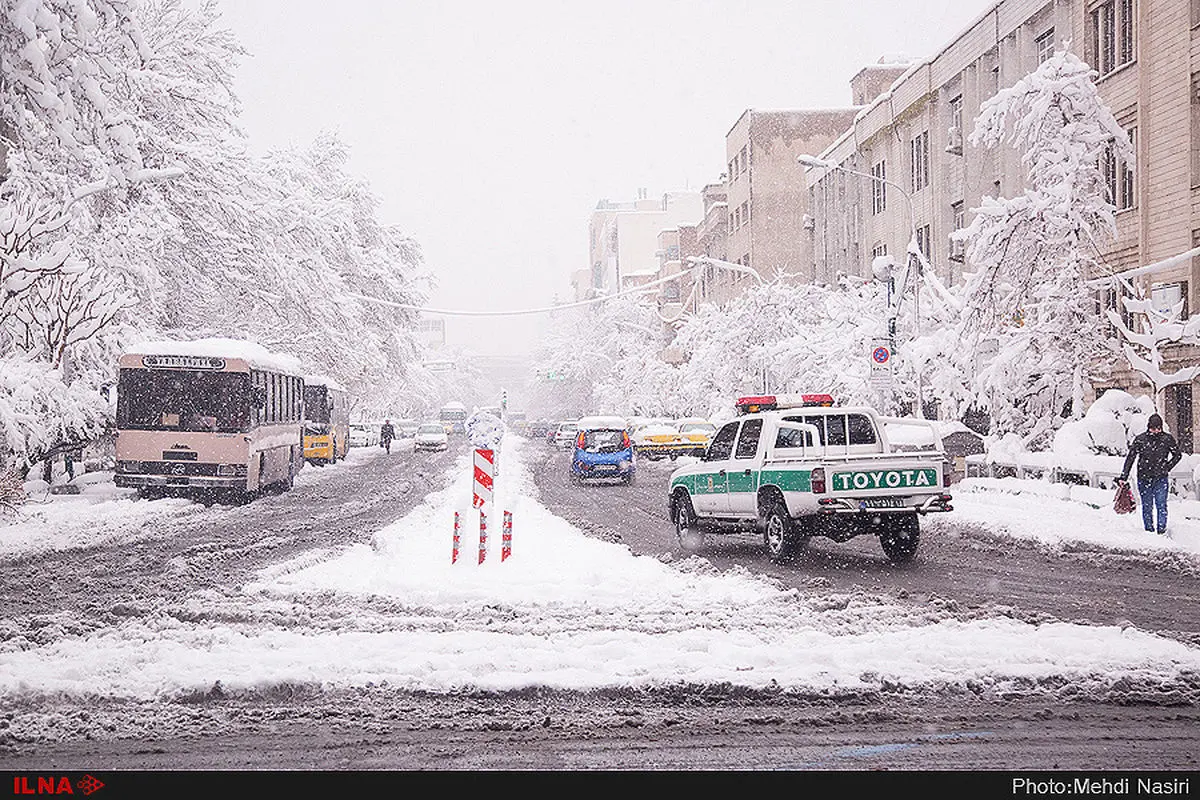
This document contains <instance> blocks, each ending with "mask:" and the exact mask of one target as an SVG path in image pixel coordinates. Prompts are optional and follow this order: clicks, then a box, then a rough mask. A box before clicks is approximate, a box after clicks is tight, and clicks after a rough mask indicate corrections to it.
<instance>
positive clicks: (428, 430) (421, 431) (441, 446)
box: [413, 422, 450, 450]
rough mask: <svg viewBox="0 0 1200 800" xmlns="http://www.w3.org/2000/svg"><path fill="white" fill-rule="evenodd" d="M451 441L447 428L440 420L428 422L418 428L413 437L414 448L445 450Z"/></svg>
mask: <svg viewBox="0 0 1200 800" xmlns="http://www.w3.org/2000/svg"><path fill="white" fill-rule="evenodd" d="M449 443H450V439H449V437H448V436H446V429H445V428H443V427H442V424H441V423H440V422H426V423H425V424H424V425H421V426H419V427H418V428H417V433H416V435H415V436H414V437H413V448H414V449H416V450H445V449H446V447H447V446H448V445H449Z"/></svg>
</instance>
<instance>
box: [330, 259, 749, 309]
mask: <svg viewBox="0 0 1200 800" xmlns="http://www.w3.org/2000/svg"><path fill="white" fill-rule="evenodd" d="M688 260H689V261H691V262H692V266H690V267H686V268H684V269H683V270H681V271H679V272H677V273H675V274H674V275H668V276H667V277H665V278H658V279H657V280H653V281H650V282H649V283H643V284H642V285H641V286H634V287H631V288H629V289H622V290H621V291H619V292H615V293H613V294H605V295H600V296H599V297H592V298H589V299H587V300H577V301H575V302H573V303H561V304H559V305H556V306H544V307H542V308H519V309H514V310H510V311H468V310H465V309H452V308H430V307H429V306H420V305H416V304H413V303H396V302H393V301H391V300H382V299H380V298H378V297H368V296H367V295H365V294H356V293H354V292H351V293H349V296H350V297H353V298H356V299H358V300H364V301H366V302H368V303H378V304H380V305H384V306H389V307H391V308H403V309H407V310H409V311H421V312H424V313H426V314H442V315H445V316H448V317H519V316H524V315H527V314H546V313H549V312H552V311H562V310H563V309H564V308H577V307H579V306H588V305H592V304H594V303H603V302H606V301H608V300H612V299H613V298H614V297H622V296H625V295H634V294H643V293H645V292H646V290H647V289H653V288H654V287H656V286H658V285H659V284H663V283H666V282H668V281H673V280H676V279H677V278H679V277H681V276H683V275H685V274H687V273H689V272H691V271H692V270H694V269H696V268H698V267H701V266H704V265H705V264H706V263H712V264H714V265H716V266H724V265H725V264H726V262H722V261H718V260H716V259H708V258H699V259H688ZM738 267H739V270H743V269H745V268H744V267H741V266H740V265H738ZM759 280H760V281H761V278H760V279H759Z"/></svg>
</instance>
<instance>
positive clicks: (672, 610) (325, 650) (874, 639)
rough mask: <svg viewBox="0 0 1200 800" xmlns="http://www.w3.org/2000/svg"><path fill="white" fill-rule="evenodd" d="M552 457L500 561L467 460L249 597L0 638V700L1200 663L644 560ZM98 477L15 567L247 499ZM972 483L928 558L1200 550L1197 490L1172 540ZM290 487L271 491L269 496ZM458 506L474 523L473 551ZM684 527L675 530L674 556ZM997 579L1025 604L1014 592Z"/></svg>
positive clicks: (1084, 502)
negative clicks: (199, 500) (553, 489)
mask: <svg viewBox="0 0 1200 800" xmlns="http://www.w3.org/2000/svg"><path fill="white" fill-rule="evenodd" d="M402 446H403V447H408V446H410V445H409V444H408V443H407V442H405V443H404V444H403V445H402ZM540 447H541V445H540V444H537V443H530V442H528V441H526V440H524V439H520V438H516V437H509V438H506V440H505V443H504V447H503V458H502V459H501V463H502V470H501V473H500V474H499V476H498V477H497V480H496V495H495V508H496V509H499V510H510V511H512V513H513V528H512V548H511V552H512V555H511V557H510V558H508V559H506V560H503V561H502V560H501V558H500V555H501V544H502V541H501V528H500V524H499V523H500V521H501V515H500V514H499V513H498V512H493V513H492V514H491V515H490V523H491V524H490V546H489V549H488V554H487V557H486V559H485V560H484V562H483V564H482V565H480V564H479V563H478V559H477V553H478V523H477V517H475V516H473V514H472V512H471V484H470V481H471V471H470V469H469V463H470V462H469V461H468V458H469V452H468V453H464V454H463V456H462V457H461V458H459V460H458V463H457V464H455V465H454V467H453V468H452V469H451V470H449V471H448V472H447V474H446V476H445V477H446V488H445V489H444V490H442V491H439V492H436V493H433V494H430V495H429V496H428V497H427V498H426V499H425V500H424V502H423V503H422V504H421V505H419V506H417V507H416V508H415V509H414V510H413V511H412V512H410V513H409V514H408V515H407V516H405V517H404V518H402V519H401V520H399V521H397V522H396V523H394V524H392V525H391V526H388V527H387V528H384V529H383V530H381V531H379V532H377V533H376V534H375V535H374V537H373V543H372V544H370V545H354V546H351V547H348V548H337V547H332V546H331V547H330V548H329V549H327V550H321V551H313V552H310V553H309V554H306V555H305V556H303V557H301V558H298V559H296V560H294V561H292V562H289V563H284V564H280V565H277V566H275V567H272V568H271V569H268V570H266V571H264V572H263V573H261V574H260V575H259V576H258V577H257V579H256V580H254V581H253V582H252V583H250V584H249V585H246V586H244V587H241V588H242V591H241V592H240V593H238V592H223V593H215V592H214V593H202V594H197V595H195V596H193V597H192V598H190V600H189V601H188V610H189V611H190V612H191V613H189V614H184V615H180V614H178V613H172V614H168V613H166V611H165V610H163V611H160V612H158V613H154V614H151V615H149V616H146V617H133V618H130V619H129V620H128V621H125V622H122V623H119V624H117V625H115V626H113V627H108V628H103V629H99V630H96V629H94V624H93V622H94V621H92V620H76V619H73V618H72V615H70V614H69V613H63V614H59V615H56V617H55V618H54V619H53V623H54V624H55V625H57V626H59V627H60V628H61V629H62V630H63V631H75V632H74V633H65V632H64V634H63V635H62V636H61V637H60V638H58V639H57V640H56V641H54V642H52V643H50V644H47V645H42V646H35V645H34V644H32V643H30V642H28V641H26V640H25V639H24V638H23V637H22V636H21V635H17V634H16V632H11V631H10V634H9V635H8V636H6V637H5V638H4V641H3V645H4V646H0V697H3V696H11V695H20V694H23V693H27V692H42V691H63V692H66V693H69V694H90V693H93V692H95V693H101V694H106V693H113V694H116V695H120V696H127V697H135V698H145V699H148V698H153V697H156V696H160V695H162V694H173V693H175V692H180V691H191V690H207V689H208V688H210V687H211V686H212V685H213V684H214V683H216V682H217V681H219V682H220V683H221V684H222V686H224V687H226V688H227V689H231V690H237V689H244V688H250V687H262V686H269V685H274V684H277V683H280V682H293V683H296V682H315V683H319V684H324V685H327V686H338V687H346V686H362V685H365V684H367V683H369V682H374V683H379V682H382V681H386V682H387V683H388V684H390V685H392V686H397V687H406V688H411V689H425V690H431V691H449V690H454V689H467V688H484V689H507V688H514V687H524V686H547V687H559V688H584V689H586V688H597V687H621V686H648V685H660V684H674V683H678V682H683V681H689V682H708V681H713V682H729V683H731V684H733V685H735V686H749V687H763V686H767V685H770V684H771V683H772V682H774V683H776V684H778V685H779V686H780V687H781V688H784V689H787V688H805V689H811V690H817V691H819V690H826V689H833V688H835V687H842V688H855V687H867V688H870V687H873V686H878V685H879V684H881V683H882V682H884V681H887V682H891V683H894V684H898V685H902V686H911V687H925V688H936V687H937V686H939V685H942V684H943V682H950V683H954V684H956V685H957V684H961V682H965V681H972V682H973V683H974V686H975V688H976V689H978V688H980V687H991V688H993V689H997V690H1002V689H1003V688H1004V686H1005V685H1006V684H1008V683H1009V682H1011V681H1015V680H1020V681H1022V682H1026V681H1029V680H1035V681H1036V680H1038V679H1041V678H1048V677H1055V678H1062V679H1065V680H1068V681H1069V682H1070V683H1071V685H1072V686H1073V688H1075V689H1076V690H1077V691H1079V692H1081V693H1084V694H1097V693H1102V692H1103V691H1104V690H1105V687H1107V686H1110V685H1111V684H1112V683H1113V682H1115V681H1119V680H1121V679H1122V678H1134V679H1137V680H1139V681H1140V680H1153V679H1162V680H1164V681H1171V680H1174V679H1177V678H1179V677H1180V676H1181V675H1183V674H1185V673H1186V672H1188V671H1191V672H1192V673H1194V672H1195V671H1196V670H1200V648H1198V647H1194V646H1188V645H1186V644H1183V643H1180V642H1177V641H1173V640H1170V639H1165V638H1160V637H1157V636H1155V635H1153V634H1151V633H1148V632H1145V631H1140V630H1137V629H1136V628H1133V627H1132V626H1126V627H1119V626H1107V627H1106V626H1083V625H1076V624H1071V623H1067V622H1048V623H1041V624H1031V623H1027V622H1022V621H1020V620H1017V619H1011V618H1007V617H1000V618H993V619H986V620H970V621H963V620H958V619H955V618H954V616H953V615H952V613H951V612H950V611H949V610H947V609H946V608H944V607H942V606H938V605H930V604H927V603H919V602H917V603H914V602H900V601H896V600H892V599H889V598H886V597H882V596H873V595H871V594H869V593H867V592H864V591H861V590H860V591H856V592H854V593H853V595H851V596H848V597H847V598H846V600H845V602H835V601H832V600H831V598H830V597H829V595H828V594H826V593H824V592H822V591H820V590H817V591H814V592H812V593H810V592H806V591H804V590H795V589H788V590H784V589H782V588H780V587H779V586H778V585H776V584H773V583H772V582H770V581H769V580H768V579H765V578H762V577H757V576H755V575H752V574H751V573H749V572H747V571H746V570H743V569H733V570H730V571H728V572H725V573H719V572H717V571H716V570H714V569H713V568H712V567H711V566H710V565H709V564H708V562H707V561H705V560H703V559H702V558H695V557H694V558H691V559H688V560H686V561H682V562H675V563H673V564H671V563H664V562H663V561H660V560H658V559H657V558H653V557H648V556H634V555H632V554H631V553H630V551H629V549H628V548H627V547H625V546H624V545H618V544H611V543H607V542H604V541H601V540H599V539H595V538H589V537H587V536H585V535H584V534H583V533H582V532H581V531H579V530H578V529H577V528H575V527H573V526H572V525H570V524H569V523H567V522H566V521H564V520H562V519H560V518H558V517H555V516H554V515H552V514H551V513H550V512H549V511H548V510H547V509H546V508H544V507H543V506H542V505H541V504H540V503H539V502H538V501H537V499H536V490H535V488H534V485H533V481H532V478H531V475H530V473H529V471H528V469H527V467H526V466H525V458H526V454H525V451H526V450H527V449H528V450H531V451H532V452H531V453H530V454H529V455H530V456H532V457H537V452H538V450H539V449H540ZM386 457H392V458H398V457H405V458H413V456H412V455H411V454H407V455H405V456H398V455H396V454H392V455H391V456H385V455H383V454H382V453H381V451H380V450H379V448H374V447H372V448H362V449H355V450H352V451H351V456H350V458H349V459H348V460H347V461H346V462H343V463H342V464H340V465H335V466H331V467H326V468H324V469H305V470H304V471H302V472H301V474H300V476H299V478H298V483H299V484H301V485H304V484H306V483H308V484H311V483H317V482H320V481H323V480H326V479H328V477H329V476H330V475H332V474H334V471H336V470H346V469H357V468H358V467H359V466H360V465H361V464H363V463H364V462H365V460H366V459H370V458H386ZM640 467H641V468H642V469H644V470H663V471H667V470H670V469H671V468H672V465H670V464H668V463H667V462H664V463H661V464H659V463H655V462H642V464H641V465H640ZM84 477H85V482H86V481H92V483H91V485H90V486H89V488H88V490H87V491H85V492H84V494H82V495H79V496H74V497H72V496H66V495H63V496H53V497H51V496H46V495H42V494H40V493H38V494H35V495H34V497H33V502H31V503H30V504H27V505H26V507H25V508H23V509H22V510H21V512H20V515H19V516H18V517H17V518H15V519H11V518H8V519H0V558H3V559H12V558H19V557H21V556H22V555H23V554H30V553H33V552H37V551H40V550H45V549H67V548H74V547H87V546H89V545H93V544H98V543H102V542H117V541H136V540H147V546H152V541H150V540H153V538H154V537H155V536H167V537H169V536H171V530H170V528H171V526H170V525H167V526H155V525H149V526H148V525H147V523H149V522H153V521H154V520H156V519H159V520H161V519H164V518H168V517H175V518H177V519H178V518H180V517H185V516H189V517H192V518H193V520H194V521H195V522H200V518H201V517H203V522H204V524H206V525H211V526H213V527H214V528H216V529H217V530H219V529H220V526H221V525H222V524H223V523H224V521H225V520H226V519H227V518H228V519H229V520H230V521H232V520H234V519H237V518H239V515H240V514H244V513H245V510H244V509H223V508H220V507H213V508H211V509H205V508H204V507H202V506H200V505H197V504H193V503H190V502H188V501H185V500H157V501H152V502H148V501H135V500H132V499H130V498H129V497H128V491H127V490H117V489H115V488H114V487H113V486H112V483H111V474H110V473H89V474H88V475H87V476H84ZM106 477H107V478H108V481H107V482H105V478H106ZM664 477H665V476H664ZM595 491H603V489H602V488H599V487H598V488H596V489H595ZM1017 492H1020V494H1016V493H1017ZM954 494H955V503H954V505H955V510H954V511H953V512H951V515H947V517H943V518H933V517H931V518H926V520H925V521H924V522H923V532H922V533H923V535H922V547H923V548H936V547H937V546H938V540H939V538H941V537H950V536H956V535H958V534H957V533H956V532H955V530H954V527H953V526H951V525H950V524H949V519H948V517H952V518H953V519H954V520H955V521H958V522H969V523H972V524H974V525H978V526H981V527H983V528H985V529H987V530H989V531H991V532H993V533H995V534H996V535H1000V536H1012V537H1019V538H1033V539H1037V540H1039V541H1041V542H1042V543H1043V544H1044V545H1045V546H1047V547H1050V548H1063V549H1064V550H1073V551H1077V550H1079V543H1086V545H1087V547H1088V549H1094V548H1110V549H1112V550H1120V551H1124V552H1126V553H1130V554H1139V555H1138V557H1141V558H1146V559H1154V558H1157V557H1162V558H1163V559H1164V561H1167V562H1169V561H1173V560H1177V559H1180V558H1182V559H1196V558H1200V503H1197V502H1196V501H1175V502H1174V503H1173V504H1172V514H1173V517H1172V521H1171V525H1170V530H1171V536H1170V537H1169V538H1168V537H1160V536H1157V535H1154V534H1147V533H1145V532H1144V531H1142V530H1141V525H1140V514H1133V515H1128V516H1117V515H1115V514H1114V513H1113V512H1112V510H1111V508H1110V503H1111V494H1110V493H1109V492H1107V491H1102V490H1098V489H1096V490H1093V489H1087V488H1080V487H1075V488H1071V487H1067V486H1062V485H1046V484H1040V483H1038V482H1032V481H1016V480H1014V479H1006V480H1004V481H988V480H976V479H972V481H971V482H970V483H968V484H965V485H964V484H959V485H958V486H956V487H955V489H954ZM1063 498H1067V499H1063ZM288 501H289V498H288V496H287V495H283V496H281V497H278V498H264V499H261V500H257V501H255V503H254V504H251V506H250V507H249V508H251V509H253V508H254V506H255V504H259V503H264V504H270V503H287V502H288ZM1088 503H1092V504H1094V505H1098V506H1099V508H1093V507H1091V506H1090V505H1088ZM455 511H458V512H459V513H460V514H461V515H462V518H463V520H464V525H463V528H462V531H461V548H460V557H459V560H458V562H457V563H453V564H452V563H451V559H450V555H451V550H452V531H453V519H454V512H455ZM1047 520H1053V524H1052V525H1048V524H1047ZM6 523H7V524H6ZM156 528H157V529H158V530H157V531H156V530H155V529H156ZM280 535H281V536H282V535H286V533H284V532H281V533H280ZM672 536H673V534H672V532H671V530H670V528H669V526H667V525H666V524H665V523H664V525H663V541H664V552H665V551H666V549H667V548H666V543H667V542H668V541H670V538H671V537H672ZM880 557H881V558H882V553H881V555H880ZM918 558H920V553H919V552H918ZM180 568H181V569H188V568H189V567H188V566H187V565H186V564H180ZM1164 568H1166V567H1165V566H1164ZM993 588H994V591H995V593H996V599H997V603H999V604H1001V605H1003V604H1004V597H1005V587H1004V586H1003V585H1000V584H998V585H996V586H995V587H993ZM6 624H11V623H5V622H4V621H0V626H4V625H6ZM22 720H23V718H20V717H19V718H18V719H16V720H14V721H13V725H15V727H16V729H15V730H14V729H13V728H12V727H11V726H10V729H9V733H10V734H12V735H14V736H18V737H19V736H20V735H21V733H22V731H21V730H20V728H21V725H22V724H30V725H34V724H36V720H32V718H31V719H30V720H26V721H25V722H23V721H22Z"/></svg>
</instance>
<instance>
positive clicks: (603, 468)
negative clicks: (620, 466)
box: [595, 464, 617, 472]
mask: <svg viewBox="0 0 1200 800" xmlns="http://www.w3.org/2000/svg"><path fill="white" fill-rule="evenodd" d="M616 468H617V465H616V464H597V465H596V466H595V470H596V471H597V472H612V471H613V470H614V469H616Z"/></svg>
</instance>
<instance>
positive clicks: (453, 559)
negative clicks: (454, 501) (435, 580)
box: [450, 511, 460, 564]
mask: <svg viewBox="0 0 1200 800" xmlns="http://www.w3.org/2000/svg"><path fill="white" fill-rule="evenodd" d="M459 528H460V524H459V520H458V512H457V511H455V512H454V551H453V552H452V553H451V554H450V563H451V564H453V563H455V562H456V561H458V545H459V538H458V531H459Z"/></svg>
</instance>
